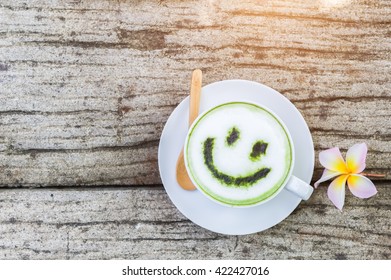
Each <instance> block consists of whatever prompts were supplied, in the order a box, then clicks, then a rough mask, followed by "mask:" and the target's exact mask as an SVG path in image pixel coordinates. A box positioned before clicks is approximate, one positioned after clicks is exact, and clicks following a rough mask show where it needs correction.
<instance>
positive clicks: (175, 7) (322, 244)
mask: <svg viewBox="0 0 391 280" xmlns="http://www.w3.org/2000/svg"><path fill="white" fill-rule="evenodd" d="M195 68H201V69H202V70H203V72H204V80H203V81H204V84H209V83H212V82H215V81H220V80H225V79H246V80H253V81H257V82H261V83H263V84H266V85H268V86H270V87H272V88H274V89H276V90H278V91H279V92H281V93H282V94H283V95H284V96H285V97H287V98H288V99H290V100H291V102H292V103H293V104H294V105H295V106H296V107H297V108H298V109H299V111H300V112H301V113H302V115H303V117H304V118H305V120H306V121H307V123H308V126H309V128H310V130H311V133H312V136H313V140H314V145H315V153H316V155H318V153H319V151H321V150H323V149H326V148H329V147H334V146H338V147H340V148H341V150H342V151H343V153H344V152H346V150H347V149H348V148H349V147H350V146H352V145H353V144H355V143H360V142H366V143H367V144H368V147H369V152H368V157H367V169H366V171H368V172H371V173H383V174H386V177H385V178H384V179H382V180H376V181H375V184H376V186H377V188H378V191H379V192H378V194H377V195H376V196H374V197H372V198H370V199H366V200H361V199H358V198H355V197H353V196H352V195H351V194H350V193H348V194H347V196H346V203H345V207H344V210H343V212H340V211H339V210H337V209H336V208H335V207H334V206H333V205H332V204H331V202H330V201H329V200H328V198H327V195H326V189H327V188H326V187H327V184H326V185H323V186H322V187H320V188H319V189H317V190H316V191H315V192H314V195H313V196H312V197H311V199H310V200H309V201H307V202H305V203H304V202H303V203H301V204H300V206H299V207H298V208H297V209H296V210H295V211H294V212H293V214H292V215H290V216H289V217H288V218H287V219H286V220H284V221H283V222H281V223H280V224H278V225H277V226H275V227H273V228H272V229H269V230H266V231H264V232H260V233H257V234H251V235H245V236H227V235H222V234H217V233H213V232H210V231H208V230H206V229H203V228H201V227H199V226H197V225H195V224H193V223H192V222H191V221H189V220H188V219H187V218H186V217H184V216H183V215H182V214H181V213H180V212H179V211H178V210H177V209H176V207H175V206H174V205H173V204H172V202H171V201H170V199H169V198H168V196H167V194H166V192H165V191H164V188H163V186H162V185H161V179H160V176H159V171H158V166H157V160H158V159H157V149H158V144H159V138H160V135H161V132H162V129H163V127H164V124H165V122H166V121H167V118H168V116H169V115H170V114H171V112H172V111H173V110H174V108H175V107H176V106H177V105H178V104H179V102H181V100H183V99H184V98H185V97H186V96H187V94H188V91H189V81H190V75H191V71H192V70H193V69H195ZM390 119H391V2H390V1H388V0H371V1H368V0H357V1H356V0H302V1H298V0H297V1H294V0H280V1H266V0H264V1H260V0H240V1H239V0H235V1H221V0H208V1H207V0H199V1H181V0H167V1H146V0H138V1H132V0H57V1H49V0H46V1H45V0H30V1H27V0H2V1H1V2H0V185H1V188H0V258H2V259H109V258H129V259H203V258H207V259H250V258H251V259H390V258H391V226H390V218H391V181H390V180H391V172H390V171H391V167H390V166H391V145H390V140H391V122H390ZM321 170H322V167H321V166H320V164H319V162H318V160H317V159H316V166H315V171H314V176H313V181H315V180H316V179H317V178H319V176H320V174H321Z"/></svg>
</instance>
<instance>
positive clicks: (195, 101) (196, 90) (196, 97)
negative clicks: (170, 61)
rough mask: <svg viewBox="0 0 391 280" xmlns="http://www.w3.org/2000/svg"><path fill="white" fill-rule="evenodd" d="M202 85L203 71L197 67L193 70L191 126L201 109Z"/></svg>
mask: <svg viewBox="0 0 391 280" xmlns="http://www.w3.org/2000/svg"><path fill="white" fill-rule="evenodd" d="M201 86H202V71H201V70H200V69H196V70H194V71H193V75H192V77H191V86H190V112H189V126H191V124H192V123H193V122H194V120H195V119H196V118H197V116H198V112H199V110H200V96H201Z"/></svg>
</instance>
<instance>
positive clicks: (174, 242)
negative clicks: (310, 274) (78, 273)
mask: <svg viewBox="0 0 391 280" xmlns="http://www.w3.org/2000/svg"><path fill="white" fill-rule="evenodd" d="M377 188H378V191H379V192H378V194H377V195H376V196H374V197H372V198H371V199H367V200H361V199H358V198H355V197H353V196H352V195H347V196H346V204H345V207H344V210H343V212H340V211H339V210H337V209H336V208H335V207H334V206H333V205H331V202H330V201H329V200H328V199H327V195H326V188H323V187H322V188H319V189H317V190H316V191H315V193H314V195H313V196H312V197H311V199H310V200H309V201H307V202H305V203H301V204H300V205H299V207H298V208H297V209H296V210H295V211H294V212H293V214H292V215H291V216H289V217H288V218H287V219H286V220H284V221H283V222H281V223H280V224H278V225H277V226H275V227H273V228H271V229H269V230H266V231H264V232H260V233H257V234H251V235H244V236H227V235H222V234H217V233H213V232H211V231H208V230H206V229H203V228H201V227H199V226H197V225H195V224H193V223H192V222H190V221H189V220H188V219H186V218H185V217H184V216H183V215H182V214H181V213H179V211H178V210H177V209H176V208H175V206H174V205H173V204H172V202H171V201H170V200H169V198H168V196H167V194H166V193H165V191H164V190H163V189H162V188H161V187H134V188H106V189H98V188H74V189H50V188H47V189H3V190H0V212H1V215H0V259H390V258H391V225H390V222H389V221H390V216H391V203H390V202H391V185H390V184H389V183H386V184H380V183H379V184H377Z"/></svg>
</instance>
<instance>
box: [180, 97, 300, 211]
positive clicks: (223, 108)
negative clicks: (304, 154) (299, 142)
mask: <svg viewBox="0 0 391 280" xmlns="http://www.w3.org/2000/svg"><path fill="white" fill-rule="evenodd" d="M292 153H293V150H292V144H291V140H290V137H289V136H288V134H287V132H286V130H285V128H284V126H283V124H282V123H281V121H280V120H279V119H277V117H276V116H275V115H274V114H272V113H271V112H270V111H269V110H267V109H265V108H263V107H261V106H259V105H256V104H252V103H246V102H231V103H226V104H222V105H220V106H217V107H215V108H213V109H211V110H209V111H208V112H206V113H204V114H203V115H202V116H200V117H199V118H198V119H197V120H196V122H195V123H194V124H193V126H192V127H191V128H190V131H189V134H188V136H187V139H186V144H185V162H186V166H187V169H188V172H189V175H190V178H191V179H192V181H193V183H194V184H195V185H196V186H197V188H198V189H199V190H201V191H202V192H203V193H204V194H206V195H207V196H208V197H209V198H211V199H213V200H215V201H217V202H220V203H222V204H225V205H230V206H250V205H254V204H258V203H260V202H262V201H264V200H266V199H268V198H269V197H271V196H273V194H275V193H276V192H277V191H278V190H279V189H280V188H281V187H282V186H283V185H284V184H285V182H286V181H287V179H288V177H289V174H290V171H291V166H292V158H293V155H292Z"/></svg>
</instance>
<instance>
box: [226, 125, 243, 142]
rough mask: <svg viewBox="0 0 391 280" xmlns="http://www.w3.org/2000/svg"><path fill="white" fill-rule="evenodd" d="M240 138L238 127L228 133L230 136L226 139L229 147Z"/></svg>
mask: <svg viewBox="0 0 391 280" xmlns="http://www.w3.org/2000/svg"><path fill="white" fill-rule="evenodd" d="M239 136H240V132H239V130H238V129H237V128H236V127H233V128H231V129H230V130H229V131H228V136H227V138H226V141H227V144H228V146H232V145H233V144H234V143H235V142H236V141H237V140H238V139H239Z"/></svg>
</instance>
